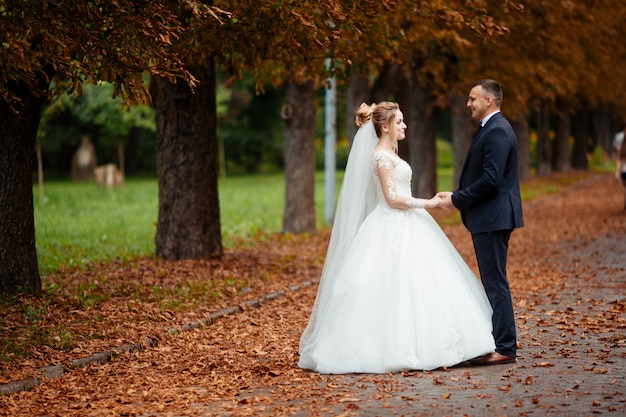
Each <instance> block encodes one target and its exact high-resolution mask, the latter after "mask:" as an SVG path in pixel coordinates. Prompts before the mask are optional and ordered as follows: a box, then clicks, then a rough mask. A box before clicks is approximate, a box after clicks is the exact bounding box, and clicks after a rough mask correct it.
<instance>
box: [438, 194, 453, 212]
mask: <svg viewBox="0 0 626 417" xmlns="http://www.w3.org/2000/svg"><path fill="white" fill-rule="evenodd" d="M436 197H437V198H438V199H439V207H441V208H442V209H445V210H452V209H453V208H455V207H454V203H452V193H451V192H450V191H442V192H440V193H437V195H436Z"/></svg>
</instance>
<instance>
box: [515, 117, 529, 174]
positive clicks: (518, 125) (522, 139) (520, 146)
mask: <svg viewBox="0 0 626 417" xmlns="http://www.w3.org/2000/svg"><path fill="white" fill-rule="evenodd" d="M511 125H512V126H513V130H514V131H515V136H517V162H518V169H517V171H518V172H519V178H520V180H522V181H523V180H527V179H529V178H530V127H529V126H530V124H529V122H528V115H527V114H521V113H520V114H518V115H517V116H515V118H514V119H513V120H512V121H511Z"/></svg>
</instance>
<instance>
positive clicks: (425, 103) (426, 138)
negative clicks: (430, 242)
mask: <svg viewBox="0 0 626 417" xmlns="http://www.w3.org/2000/svg"><path fill="white" fill-rule="evenodd" d="M409 89H410V90H411V94H410V100H411V106H410V110H409V114H410V116H409V120H408V122H407V126H408V129H407V132H408V135H407V140H408V141H409V164H410V165H411V168H412V170H413V178H412V181H411V191H412V193H413V195H414V196H416V197H420V198H430V197H432V196H433V195H435V193H436V192H437V148H436V115H435V112H434V111H433V109H432V108H431V104H432V100H431V96H430V93H429V91H428V90H427V89H426V88H424V87H422V86H421V85H420V84H419V83H418V82H416V81H414V82H413V83H412V85H411V86H410V87H409Z"/></svg>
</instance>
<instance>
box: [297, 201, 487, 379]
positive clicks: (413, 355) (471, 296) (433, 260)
mask: <svg viewBox="0 0 626 417" xmlns="http://www.w3.org/2000/svg"><path fill="white" fill-rule="evenodd" d="M338 274H339V276H338V277H335V278H336V279H333V280H332V286H331V287H328V288H327V290H325V291H324V293H319V292H318V297H324V299H323V300H318V307H317V309H316V310H315V311H314V313H313V315H312V316H311V319H310V320H311V322H310V323H309V329H308V331H306V332H305V333H304V334H303V336H302V339H301V343H300V361H299V366H300V367H302V368H306V369H311V370H314V371H317V372H320V373H331V374H334V373H387V372H392V371H401V370H431V369H435V368H439V367H449V366H453V365H456V364H459V363H461V362H464V361H467V360H469V359H472V358H475V357H478V356H481V355H483V354H486V353H489V352H492V351H494V348H495V345H494V340H493V336H492V334H491V330H492V322H491V315H492V310H491V307H490V305H489V301H488V299H487V296H486V295H485V292H484V289H483V287H482V285H481V283H480V282H479V280H478V279H477V277H476V276H475V275H474V273H473V272H472V270H471V269H470V268H469V267H468V265H467V264H466V263H465V261H464V260H463V259H462V257H461V256H460V255H459V253H458V252H457V251H456V249H455V248H454V246H453V245H452V243H451V242H450V241H449V239H448V238H447V236H446V235H445V234H444V233H443V231H442V230H441V228H440V227H439V225H438V224H437V223H436V221H435V220H434V219H433V218H432V217H431V216H430V214H429V213H428V212H427V211H425V210H397V209H390V208H389V207H386V206H385V205H379V206H378V207H377V208H376V209H375V210H374V211H373V212H372V213H370V215H369V216H368V217H367V218H366V220H365V221H364V222H363V224H362V225H361V227H360V229H359V231H358V233H357V235H356V237H355V240H354V242H353V243H352V245H351V247H350V249H349V251H348V253H347V256H346V257H345V259H343V260H342V264H341V267H340V268H339V272H338Z"/></svg>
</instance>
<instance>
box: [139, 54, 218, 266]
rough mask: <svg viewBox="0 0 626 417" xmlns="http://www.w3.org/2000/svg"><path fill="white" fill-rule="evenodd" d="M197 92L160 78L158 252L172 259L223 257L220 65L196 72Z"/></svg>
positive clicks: (156, 88)
mask: <svg viewBox="0 0 626 417" xmlns="http://www.w3.org/2000/svg"><path fill="white" fill-rule="evenodd" d="M191 72H192V73H193V74H194V75H195V76H196V78H198V80H199V81H200V85H199V86H198V87H196V89H195V92H192V91H191V89H190V88H189V87H188V86H187V85H186V84H185V83H182V82H178V83H176V84H172V83H170V82H169V81H168V80H166V79H164V78H158V77H154V78H153V79H152V81H153V83H152V86H151V93H152V97H153V99H154V102H155V109H156V125H157V132H156V141H157V149H156V153H157V156H156V158H157V176H158V184H159V215H158V223H157V232H156V238H155V244H156V253H157V255H159V256H162V257H163V258H164V259H166V260H178V259H197V258H202V257H206V256H209V255H221V254H222V250H223V249H222V235H221V228H220V210H219V200H218V188H217V162H216V161H217V145H216V103H215V64H214V62H213V61H210V62H207V63H206V65H202V66H196V67H193V68H192V71H191Z"/></svg>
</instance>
